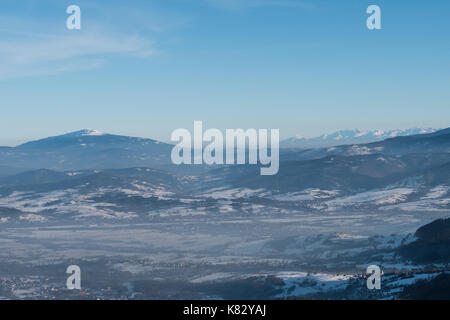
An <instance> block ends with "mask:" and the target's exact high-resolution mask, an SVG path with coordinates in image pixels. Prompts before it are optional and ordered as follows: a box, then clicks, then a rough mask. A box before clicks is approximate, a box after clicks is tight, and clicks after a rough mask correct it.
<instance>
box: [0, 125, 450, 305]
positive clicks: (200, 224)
mask: <svg viewBox="0 0 450 320" xmlns="http://www.w3.org/2000/svg"><path fill="white" fill-rule="evenodd" d="M169 151H170V146H169V145H165V144H163V143H159V142H157V141H154V140H150V139H140V138H130V137H122V136H113V135H107V134H102V133H100V132H97V131H89V130H83V131H79V132H75V133H72V134H68V135H64V136H58V137H52V138H48V139H44V140H39V141H33V142H29V143H27V144H24V145H21V146H18V147H15V148H3V149H1V150H0V167H1V168H2V175H1V176H0V297H1V298H3V299H38V298H45V299H66V298H71V299H97V298H100V299H181V298H191V299H212V298H218V299H244V298H246V299H285V298H296V299H310V298H311V299H399V298H421V294H423V290H422V289H421V287H420V286H421V285H422V284H423V283H433V281H434V279H440V280H439V281H440V282H439V283H448V279H447V278H446V277H447V276H448V274H447V272H448V271H450V268H449V265H448V263H449V262H450V260H449V255H448V245H447V244H448V241H449V239H450V238H449V237H448V234H450V233H448V230H450V227H449V223H448V220H438V219H445V218H448V217H449V216H450V214H449V213H450V178H449V177H450V154H449V151H450V133H449V130H448V129H446V130H441V131H438V132H434V133H428V134H420V135H412V136H407V137H397V138H393V139H388V140H383V141H375V142H372V143H368V144H363V145H347V146H345V145H344V146H337V147H333V148H325V149H296V150H288V151H283V152H282V153H281V164H280V172H279V174H278V175H276V176H270V177H264V176H260V175H258V174H255V172H257V170H258V168H255V167H252V166H227V167H211V168H209V167H198V168H197V167H196V168H192V167H184V168H183V167H176V166H173V165H171V164H170V163H169V161H170V160H169V161H168V158H169V157H168V152H169ZM149 159H150V160H149ZM149 162H150V164H151V166H149V165H148V163H149ZM145 164H147V165H145ZM433 221H435V222H433ZM436 221H437V222H436ZM430 223H431V224H430ZM424 226H425V227H424ZM430 228H431V229H433V232H431V233H430V232H428V231H427V230H429V229H430ZM424 230H425V231H426V232H424ZM430 234H431V235H435V234H439V235H442V237H438V238H436V237H434V236H430ZM443 248H444V249H443ZM445 248H447V249H445ZM423 252H428V253H436V254H434V255H431V254H428V255H427V254H425V255H424V254H423ZM373 264H375V265H379V266H380V267H382V270H383V273H384V274H383V280H382V289H381V290H375V291H370V290H368V289H367V287H366V282H365V281H366V280H365V277H366V274H365V273H366V268H367V266H369V265H373ZM69 265H78V266H80V268H81V270H82V289H81V290H72V291H71V290H67V289H66V279H67V276H68V275H67V274H66V273H65V271H66V268H67V266H69ZM446 281H447V282H446ZM429 287H430V286H429ZM431 287H433V286H432V285H431ZM422 298H423V297H422Z"/></svg>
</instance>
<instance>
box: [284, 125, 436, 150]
mask: <svg viewBox="0 0 450 320" xmlns="http://www.w3.org/2000/svg"><path fill="white" fill-rule="evenodd" d="M435 131H436V129H432V128H413V129H406V130H364V131H362V130H358V129H354V130H340V131H336V132H333V133H328V134H323V135H321V136H318V137H313V138H304V137H303V138H302V139H299V138H298V137H299V136H296V137H294V138H290V139H286V140H284V141H282V142H281V146H282V147H286V148H328V147H333V146H336V145H342V144H361V143H369V142H375V141H380V140H384V139H388V138H393V137H397V136H410V135H415V134H424V133H432V132H435Z"/></svg>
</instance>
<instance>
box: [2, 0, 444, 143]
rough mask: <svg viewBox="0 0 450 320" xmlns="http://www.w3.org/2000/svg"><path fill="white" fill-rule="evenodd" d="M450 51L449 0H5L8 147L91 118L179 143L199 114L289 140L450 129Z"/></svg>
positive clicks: (210, 122) (209, 123)
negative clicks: (373, 20)
mask: <svg viewBox="0 0 450 320" xmlns="http://www.w3.org/2000/svg"><path fill="white" fill-rule="evenodd" d="M71 4H76V5H79V6H80V7H81V11H82V29H81V30H67V29H66V24H65V21H66V19H67V17H68V15H67V14H66V8H67V7H68V6H69V5H71ZM370 4H377V5H379V6H380V7H381V10H382V30H375V31H369V30H368V29H367V28H366V19H367V16H368V15H367V14H366V8H367V7H368V6H369V5H370ZM449 57H450V2H449V1H444V0H433V1H424V0H423V1H419V0H417V1H406V0H396V1H379V0H373V1H364V0H341V1H335V0H328V1H325V0H316V1H311V0H299V1H297V0H160V1H151V0H149V1H137V0H134V1H133V0H128V1H125V0H115V1H100V0H70V1H65V0H64V1H62V0H20V1H17V0H2V1H1V4H0V107H1V111H2V115H3V116H2V117H1V118H0V145H15V144H18V143H20V142H23V141H26V140H29V139H36V138H42V137H46V136H50V135H57V134H61V133H65V132H69V131H75V130H79V129H83V128H90V129H97V130H101V131H104V132H109V133H117V134H124V135H133V136H143V137H151V138H155V139H158V140H163V141H168V140H169V138H170V134H171V132H172V131H173V130H174V129H176V128H189V129H191V128H192V126H193V121H194V120H202V121H203V122H204V126H205V127H206V128H211V127H214V128H219V129H225V128H239V127H241V128H268V129H270V128H279V129H280V135H281V138H287V137H290V136H293V135H298V134H299V135H303V136H314V135H319V134H322V133H327V132H332V131H335V130H339V129H354V128H358V129H394V128H395V129H397V128H399V129H403V128H409V127H436V128H442V127H448V126H449V124H450V123H449V119H450V90H449V88H450V59H449Z"/></svg>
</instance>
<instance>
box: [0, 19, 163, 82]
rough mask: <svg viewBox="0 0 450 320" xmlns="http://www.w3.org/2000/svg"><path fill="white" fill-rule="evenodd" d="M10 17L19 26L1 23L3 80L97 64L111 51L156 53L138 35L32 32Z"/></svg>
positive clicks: (139, 54) (0, 69) (0, 68)
mask: <svg viewBox="0 0 450 320" xmlns="http://www.w3.org/2000/svg"><path fill="white" fill-rule="evenodd" d="M9 21H10V22H11V21H14V22H15V23H14V25H17V26H18V27H17V28H14V25H12V26H11V24H9V25H8V26H5V25H2V24H0V79H2V80H5V79H9V78H17V77H26V76H38V75H48V74H58V73H63V72H69V71H74V70H88V69H92V68H99V67H101V66H102V65H103V62H104V61H105V60H107V59H108V58H109V57H110V56H112V55H126V56H129V57H136V58H148V57H150V56H152V55H153V54H155V50H154V43H153V42H152V41H150V40H148V39H146V38H143V37H141V36H139V35H128V34H121V33H108V32H104V31H102V29H94V28H90V29H89V30H75V31H69V30H64V31H63V32H60V33H59V34H54V33H51V32H44V31H41V32H39V33H35V32H33V31H30V30H36V29H35V28H33V27H34V26H33V25H30V24H27V22H24V23H19V22H20V21H18V20H12V19H10V20H9ZM28 23H29V22H28ZM41 29H42V28H41ZM37 30H39V29H37Z"/></svg>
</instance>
